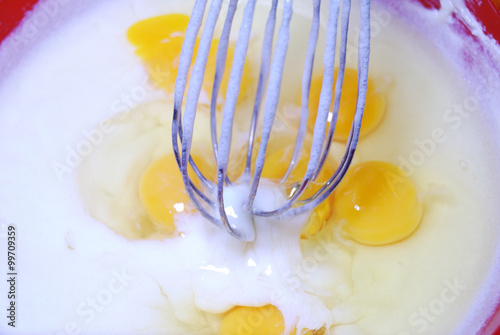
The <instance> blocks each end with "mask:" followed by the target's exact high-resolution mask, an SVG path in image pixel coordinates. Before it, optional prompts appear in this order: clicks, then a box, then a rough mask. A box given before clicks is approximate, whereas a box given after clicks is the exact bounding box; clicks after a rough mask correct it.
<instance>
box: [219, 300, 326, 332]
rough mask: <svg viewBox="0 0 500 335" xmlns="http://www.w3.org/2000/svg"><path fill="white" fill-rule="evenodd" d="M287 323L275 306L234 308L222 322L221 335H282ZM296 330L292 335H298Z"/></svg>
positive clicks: (321, 330)
mask: <svg viewBox="0 0 500 335" xmlns="http://www.w3.org/2000/svg"><path fill="white" fill-rule="evenodd" d="M284 331H285V322H284V320H283V316H282V314H281V312H280V311H279V310H278V309H277V308H276V307H274V306H273V305H267V306H263V307H242V306H238V307H234V308H233V309H231V310H230V311H229V312H228V313H227V314H226V316H225V317H224V319H223V320H222V324H221V328H220V331H219V334H220V335H241V334H246V335H263V334H266V335H282V334H283V333H284ZM296 334H297V330H296V329H294V330H293V331H292V332H291V333H290V335H296ZM301 334H302V335H322V334H324V330H323V329H320V330H305V331H302V332H301Z"/></svg>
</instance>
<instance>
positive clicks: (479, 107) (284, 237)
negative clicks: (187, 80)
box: [0, 0, 500, 335]
mask: <svg viewBox="0 0 500 335" xmlns="http://www.w3.org/2000/svg"><path fill="white" fill-rule="evenodd" d="M296 5H297V7H296V11H295V14H294V15H295V16H294V18H293V19H292V24H291V29H292V36H293V37H294V38H293V39H292V41H291V45H290V50H289V57H288V58H287V61H286V64H285V77H284V80H283V87H282V91H283V94H282V96H281V100H280V106H279V110H278V120H277V121H276V125H275V131H274V132H273V137H272V138H271V142H270V145H269V150H268V155H267V157H266V165H265V167H264V171H263V178H264V180H263V181H262V183H261V186H260V189H259V194H258V197H257V199H256V202H255V207H256V208H259V209H265V210H266V209H267V210H269V209H273V208H277V207H278V206H279V205H280V204H281V203H283V202H284V201H285V199H286V197H287V196H288V195H289V194H290V192H292V190H293V185H294V183H295V182H297V181H299V180H300V179H301V177H302V176H303V174H304V172H305V170H306V167H307V161H308V159H309V155H308V153H307V149H305V150H303V155H302V157H301V159H300V161H299V162H298V164H297V167H296V168H295V169H294V171H293V172H292V173H291V175H290V176H289V178H288V180H287V182H286V183H285V184H284V185H283V186H279V185H278V183H277V182H278V181H279V180H280V179H281V178H282V177H283V175H284V174H285V172H286V170H287V168H288V164H289V160H290V158H291V154H292V151H293V146H292V145H291V144H292V143H293V142H294V138H295V134H296V129H297V125H298V114H299V111H300V93H301V92H300V84H299V83H300V72H301V68H302V65H301V64H303V58H304V53H305V52H304V50H303V45H304V41H305V40H307V33H308V32H307V30H305V29H304V28H303V27H304V26H307V27H308V26H309V25H310V15H311V13H309V10H308V4H307V2H305V1H303V2H297V4H296ZM191 6H192V4H191V3H189V4H187V3H179V2H174V1H171V2H162V1H157V0H147V1H135V0H127V1H109V2H106V3H100V4H93V5H92V6H89V8H87V9H85V10H82V11H81V13H80V14H78V15H75V16H74V17H72V18H71V19H70V20H68V21H67V22H63V23H62V26H61V27H59V29H57V30H55V31H54V32H53V33H51V34H49V35H48V36H47V37H45V38H44V39H43V40H42V41H40V42H39V43H38V44H37V45H36V48H34V49H33V50H34V51H33V52H32V54H29V55H28V56H27V57H25V58H24V59H22V60H21V62H20V64H19V65H18V67H17V68H16V69H15V70H14V71H12V73H10V74H9V76H8V77H7V80H4V81H3V82H2V86H1V87H0V111H1V113H0V120H1V121H0V130H1V132H0V133H1V135H0V136H2V140H1V145H0V153H1V155H2V156H3V157H6V159H7V160H6V161H8V162H9V163H8V164H5V165H2V166H1V167H0V171H1V173H0V184H1V185H2V187H1V189H0V210H1V211H0V213H1V215H2V216H1V217H0V220H2V222H1V223H2V224H4V221H5V223H6V222H9V223H10V222H12V223H13V224H16V225H17V226H18V230H19V236H20V237H19V240H20V248H19V252H20V255H19V259H20V265H19V267H20V268H21V269H22V272H21V270H20V273H21V274H22V277H21V280H20V282H19V291H20V292H21V294H20V295H19V298H18V299H19V300H18V305H19V315H20V317H19V324H18V327H17V328H16V329H10V328H7V327H6V326H5V325H4V324H2V325H0V327H2V328H0V329H1V331H2V333H13V334H16V333H19V334H22V333H33V334H35V333H36V334H38V333H41V334H77V333H84V334H102V333H106V334H124V333H139V334H140V333H145V334H151V333H155V334H156V333H162V334H223V335H227V334H310V335H312V334H338V335H343V334H347V335H350V334H399V335H404V334H421V333H423V334H441V333H457V334H470V333H473V332H475V331H476V330H477V329H478V328H479V327H480V326H481V322H480V321H477V320H483V319H484V317H480V316H478V315H485V314H487V313H489V311H491V308H492V307H493V306H494V301H495V296H494V295H493V294H492V292H493V289H494V284H493V283H494V282H495V280H494V276H495V273H496V272H495V271H494V270H492V269H495V268H496V265H495V261H494V260H495V257H496V256H495V255H496V254H497V253H498V251H497V245H498V240H499V231H498V230H499V229H498V225H497V222H498V219H497V217H498V211H497V208H495V204H496V203H497V202H498V201H497V200H495V199H499V194H498V193H499V188H498V185H499V183H498V177H497V176H496V173H495V171H496V169H498V167H499V166H498V165H499V162H498V159H495V158H493V157H492V153H494V152H498V148H497V146H495V145H494V144H492V145H491V146H488V145H485V143H495V140H496V139H495V137H494V135H493V132H492V131H491V128H490V127H491V126H492V125H493V124H495V122H497V121H495V120H493V121H492V120H485V119H484V117H483V116H482V115H483V114H485V115H488V111H489V109H490V108H492V106H494V102H495V101H496V100H495V99H496V98H498V97H495V95H494V93H491V92H494V91H493V90H492V87H494V85H495V83H498V82H500V81H498V80H495V77H494V76H493V77H489V78H492V79H491V80H490V82H489V83H488V85H483V86H481V85H480V84H476V83H467V81H465V80H462V77H461V75H462V74H461V73H462V72H461V71H462V70H461V68H459V64H460V62H459V61H457V60H456V59H455V58H450V57H448V55H446V54H443V53H441V52H439V51H438V48H437V47H435V46H434V44H433V41H432V40H429V39H425V38H423V37H422V32H421V31H419V30H418V29H416V28H415V27H414V26H412V25H410V24H408V23H405V20H404V16H405V13H406V14H407V12H405V10H406V11H410V10H411V11H412V13H413V14H412V15H414V16H415V17H417V18H420V19H422V20H424V19H425V20H427V21H426V22H430V23H428V24H429V25H430V27H432V26H433V25H435V26H437V27H440V25H439V24H441V25H442V19H443V16H444V15H445V14H443V12H444V11H445V10H446V9H447V8H443V9H442V11H441V12H439V13H438V14H436V13H430V14H429V13H427V12H426V11H424V10H423V9H419V8H418V7H413V6H412V5H411V4H406V5H404V6H402V7H401V6H399V7H398V6H391V3H390V2H389V3H388V4H383V3H374V4H373V15H372V36H373V38H372V56H371V63H370V75H369V86H368V95H367V104H366V110H365V118H364V119H363V124H362V132H361V140H360V144H359V146H358V150H357V152H356V156H355V159H354V162H353V165H352V166H351V168H350V170H349V173H348V174H347V176H346V178H345V179H344V180H343V181H342V183H341V184H340V186H339V187H338V189H337V190H336V191H335V192H334V193H333V194H332V196H330V197H329V198H328V199H327V200H326V201H325V202H323V203H322V204H321V205H320V206H318V207H317V208H316V209H315V210H314V211H312V212H311V213H306V214H304V215H301V216H297V217H295V218H293V219H287V220H283V219H280V218H254V219H253V221H254V224H255V228H256V239H255V241H254V242H252V243H244V242H241V241H238V240H236V239H234V238H232V237H231V236H229V235H228V234H227V233H226V232H225V231H224V230H222V229H220V228H217V227H215V226H214V225H213V224H211V223H210V222H208V221H206V220H205V219H203V217H202V216H201V215H200V214H199V213H198V212H196V210H195V209H194V206H193V205H192V204H191V202H190V200H189V198H188V196H187V195H186V193H185V191H184V184H183V182H182V178H181V175H180V173H179V171H178V168H177V164H176V162H175V158H174V156H173V152H172V144H171V122H172V121H171V119H172V110H173V99H172V98H173V88H174V83H175V69H176V66H177V64H178V61H179V55H180V50H181V47H182V42H183V37H184V31H185V29H186V27H187V24H188V20H189V16H188V15H189V11H190V9H191ZM405 6H406V7H405ZM241 7H242V8H243V6H241ZM324 7H325V8H326V7H327V6H324ZM242 8H241V9H242ZM268 10H269V4H268V3H267V2H264V3H259V4H258V6H257V9H256V19H255V22H254V29H253V33H252V34H253V35H252V40H251V43H250V49H249V56H248V59H247V62H246V64H245V68H244V72H243V79H242V85H241V94H240V96H239V98H238V107H237V112H236V122H235V128H234V133H233V136H234V140H233V143H232V148H231V156H230V157H231V160H230V165H229V177H230V178H231V179H232V180H236V181H238V178H239V177H240V176H241V173H242V171H243V168H244V166H243V164H242V162H243V161H244V158H245V149H246V140H247V138H246V132H247V131H248V125H249V115H250V111H251V109H252V103H253V97H254V94H255V86H256V83H257V75H256V74H257V73H258V71H259V67H260V63H259V58H258V56H259V55H260V46H261V43H262V35H263V26H264V22H265V17H266V15H265V14H266V13H267V11H268ZM323 14H324V15H323V17H324V18H326V17H327V14H328V13H327V11H326V9H325V13H323ZM240 19H241V12H240V11H238V12H237V15H236V19H235V20H236V22H238V20H240ZM278 22H279V21H278ZM351 25H352V28H351V31H355V29H356V19H353V22H352V23H351ZM377 29H378V30H377ZM443 29H444V28H443ZM219 31H220V30H219ZM235 31H237V29H235ZM447 33H448V34H449V36H453V37H454V35H453V34H454V33H453V32H452V31H447ZM322 34H324V31H322ZM216 35H217V34H216ZM236 36H237V35H235V36H232V38H233V42H232V43H231V44H230V46H229V51H228V61H227V62H228V64H227V65H228V66H229V65H230V63H231V61H232V55H233V53H234V39H235V38H236ZM446 36H448V35H446ZM452 40H453V39H452ZM453 41H454V40H453ZM455 42H456V41H455ZM449 43H451V42H449ZM451 44H452V46H453V47H455V48H457V49H458V45H459V44H458V42H456V44H453V43H451ZM217 45H218V41H217V40H214V43H213V44H212V47H211V53H210V56H209V60H208V65H207V71H206V76H205V80H204V82H203V86H202V92H201V97H200V102H199V106H198V112H197V119H196V124H195V132H194V140H193V149H192V155H193V159H194V160H195V161H196V163H197V164H198V166H199V167H200V169H201V170H202V171H203V172H204V173H205V175H206V176H207V177H208V178H209V179H211V180H215V176H216V174H215V171H216V166H215V163H213V157H212V156H213V154H212V148H211V142H210V128H209V124H210V120H209V117H210V115H209V114H210V113H209V101H210V100H209V97H210V96H211V90H212V84H211V80H212V78H213V75H214V73H215V70H214V68H215V53H216V49H217ZM355 45H356V44H355V40H354V39H352V40H351V41H350V43H349V48H350V49H349V52H348V69H347V70H346V74H345V84H344V89H343V95H342V99H341V110H340V113H339V118H338V121H337V128H336V132H335V136H334V140H335V142H334V144H333V150H332V152H331V154H330V156H329V157H328V160H327V163H326V165H325V167H324V168H323V169H322V171H321V173H320V175H319V176H318V178H317V180H316V182H315V183H313V184H312V185H310V187H309V188H308V189H307V190H306V192H305V194H304V195H303V198H304V199H305V198H307V197H309V196H311V195H312V194H313V193H314V192H315V191H316V190H318V189H319V187H321V185H322V183H323V182H325V181H326V180H328V178H329V177H330V176H331V175H332V173H333V171H335V169H336V167H337V165H338V163H339V161H340V159H341V157H342V154H343V150H344V146H345V141H346V139H347V136H348V133H349V129H350V124H351V120H352V115H353V108H354V103H353V101H354V100H355V97H356V89H357V72H356V57H355V56H356V47H355ZM61 46H64V47H63V48H62V47H61ZM319 48H320V49H321V46H320V47H319ZM318 54H321V52H320V51H318ZM317 58H318V59H317V62H316V64H317V67H316V70H315V72H314V75H313V79H312V83H311V99H310V106H309V107H310V113H311V115H310V118H309V120H308V128H309V132H308V135H307V137H306V147H307V146H308V145H310V143H311V139H312V129H313V127H314V120H315V111H316V110H317V106H318V101H319V94H320V90H321V81H322V67H321V57H319V56H318V57H317ZM457 64H458V65H457ZM336 75H337V70H336V72H335V76H336ZM297 78H299V79H297ZM496 79H498V77H496ZM469 81H471V80H469ZM227 84H228V73H227V71H226V74H225V76H224V78H223V80H222V85H221V92H220V94H219V97H218V100H217V108H218V110H219V111H218V121H219V127H220V121H221V119H222V111H221V109H222V106H223V104H224V99H225V91H226V89H227ZM474 87H475V88H476V90H474V89H473V88H474ZM479 90H481V91H479ZM477 92H483V93H484V92H490V93H489V95H487V97H486V95H485V94H482V95H479V94H478V93H477ZM26 97H29V98H26ZM298 97H299V98H298ZM257 141H258V139H257ZM14 143H15V145H14ZM496 143H499V142H498V141H497V142H496ZM190 174H191V175H192V176H193V179H194V181H195V184H197V186H200V185H201V184H200V182H199V181H198V180H197V179H196V177H195V175H194V173H193V172H192V171H190ZM245 192H248V189H247V187H246V186H245V185H239V184H238V183H237V186H235V187H233V188H232V189H231V191H230V192H229V193H231V194H230V195H229V197H230V198H231V199H233V200H234V201H235V202H238V201H239V200H238V199H244V197H243V198H242V195H244V194H245ZM2 238H3V237H2ZM492 285H493V286H492ZM28 320H29V322H28ZM470 320H475V321H470Z"/></svg>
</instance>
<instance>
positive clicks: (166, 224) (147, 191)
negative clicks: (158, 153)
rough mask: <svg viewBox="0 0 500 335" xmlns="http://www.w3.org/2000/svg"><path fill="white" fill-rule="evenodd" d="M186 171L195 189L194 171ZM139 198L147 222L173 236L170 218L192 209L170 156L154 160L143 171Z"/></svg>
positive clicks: (177, 169)
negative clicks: (146, 216) (149, 221)
mask: <svg viewBox="0 0 500 335" xmlns="http://www.w3.org/2000/svg"><path fill="white" fill-rule="evenodd" d="M189 170H190V171H189V175H190V176H191V179H192V180H193V182H194V183H195V185H197V186H199V182H198V180H197V178H196V176H195V173H194V171H193V170H192V169H191V168H190V169H189ZM139 196H140V199H141V202H142V204H143V206H144V208H145V209H146V212H147V213H148V214H149V217H150V219H151V221H152V222H153V223H155V224H156V225H157V226H158V227H159V228H160V229H161V230H163V231H165V232H168V233H173V232H174V231H175V224H174V215H175V214H176V213H182V212H184V211H186V210H188V209H189V210H191V209H192V207H191V200H190V199H189V196H188V195H187V193H186V190H185V187H184V182H183V180H182V175H181V173H180V171H179V168H178V167H177V162H176V160H175V156H174V154H173V153H172V154H169V155H166V156H164V157H162V158H160V159H158V160H156V161H155V162H153V163H152V164H151V165H150V166H149V167H148V168H147V169H146V170H145V171H144V174H143V175H142V178H141V181H140V185H139Z"/></svg>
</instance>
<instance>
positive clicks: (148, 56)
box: [127, 14, 252, 104]
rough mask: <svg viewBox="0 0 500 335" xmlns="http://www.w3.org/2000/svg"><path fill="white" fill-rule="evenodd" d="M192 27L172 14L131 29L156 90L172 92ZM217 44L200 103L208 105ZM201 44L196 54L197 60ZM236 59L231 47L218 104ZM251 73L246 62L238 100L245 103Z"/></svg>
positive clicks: (184, 17) (185, 18) (129, 33)
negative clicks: (182, 51) (186, 40)
mask: <svg viewBox="0 0 500 335" xmlns="http://www.w3.org/2000/svg"><path fill="white" fill-rule="evenodd" d="M188 23H189V16H187V15H183V14H169V15H162V16H155V17H152V18H149V19H145V20H143V21H139V22H137V23H135V24H134V25H132V26H131V27H130V28H129V30H128V31H127V38H128V40H129V41H130V43H131V44H133V45H134V46H136V47H137V50H136V54H137V55H138V56H139V57H141V59H142V60H143V62H144V63H145V64H146V66H147V69H148V72H149V74H150V75H151V77H152V79H153V81H154V82H155V83H156V85H157V86H159V87H162V88H164V89H165V90H166V91H167V92H173V91H174V87H175V78H176V76H177V68H178V66H179V59H180V54H181V49H182V43H183V42H184V37H185V32H186V29H187V26H188ZM217 46H218V40H217V39H215V38H214V39H213V41H212V45H211V46H210V53H209V56H208V61H207V67H206V70H205V78H204V81H203V84H202V92H201V95H200V102H201V103H203V102H205V103H206V104H209V102H210V99H211V97H212V87H213V80H214V75H215V64H216V54H217ZM197 47H198V41H197V43H196V47H195V50H194V53H193V64H194V58H195V57H196V52H197ZM233 56H234V45H232V44H230V45H229V47H228V51H227V57H226V71H224V76H223V78H222V82H221V86H220V90H219V92H220V93H219V96H218V104H220V103H221V102H222V101H223V99H224V97H225V92H226V91H227V85H228V82H229V73H230V69H231V64H232V60H233ZM251 78H252V69H251V66H250V64H249V62H246V64H245V66H244V69H243V77H242V81H241V85H240V87H241V89H240V95H239V99H240V100H243V99H244V98H246V96H247V94H248V90H249V87H250V83H251V82H252V80H251Z"/></svg>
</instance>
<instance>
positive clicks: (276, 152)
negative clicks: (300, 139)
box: [262, 140, 335, 239]
mask: <svg viewBox="0 0 500 335" xmlns="http://www.w3.org/2000/svg"><path fill="white" fill-rule="evenodd" d="M273 142H274V143H270V145H269V149H268V152H267V156H266V164H264V169H263V170H262V177H263V178H268V179H273V180H275V181H280V180H281V178H283V176H284V175H285V173H286V171H287V169H288V166H289V164H290V159H291V157H292V151H293V145H287V144H286V143H287V142H286V140H281V141H273ZM278 142H279V144H278ZM292 143H293V142H292ZM304 151H305V150H304ZM308 161H309V154H308V153H307V152H303V153H302V154H301V156H300V159H299V161H298V162H297V164H296V166H295V168H294V170H293V171H292V173H291V174H290V175H289V176H288V184H289V185H293V184H295V183H298V182H300V181H302V178H303V177H304V175H305V173H306V169H307V163H308ZM333 166H334V163H333V162H332V161H331V160H327V161H326V162H325V165H324V166H323V168H322V169H321V171H320V174H319V176H318V178H317V179H316V181H314V182H312V183H310V184H309V186H308V187H307V189H306V190H305V191H304V193H303V194H302V196H301V197H300V199H307V198H309V197H311V196H312V195H314V193H316V192H317V191H318V190H319V189H320V188H321V186H322V185H323V184H324V183H325V182H326V181H328V179H330V177H331V176H332V175H333V173H334V172H335V169H334V168H333ZM332 199H333V195H331V196H330V197H328V198H327V199H326V200H325V201H323V202H322V203H321V204H320V205H319V206H317V207H316V208H315V209H314V211H313V212H312V213H311V215H310V216H309V219H308V221H307V223H306V224H305V226H304V228H303V229H302V234H301V238H304V239H305V238H310V237H312V236H314V235H315V234H316V233H318V232H319V231H320V230H321V229H322V228H323V227H324V225H325V224H326V222H327V221H328V219H329V218H330V216H331V214H332Z"/></svg>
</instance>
